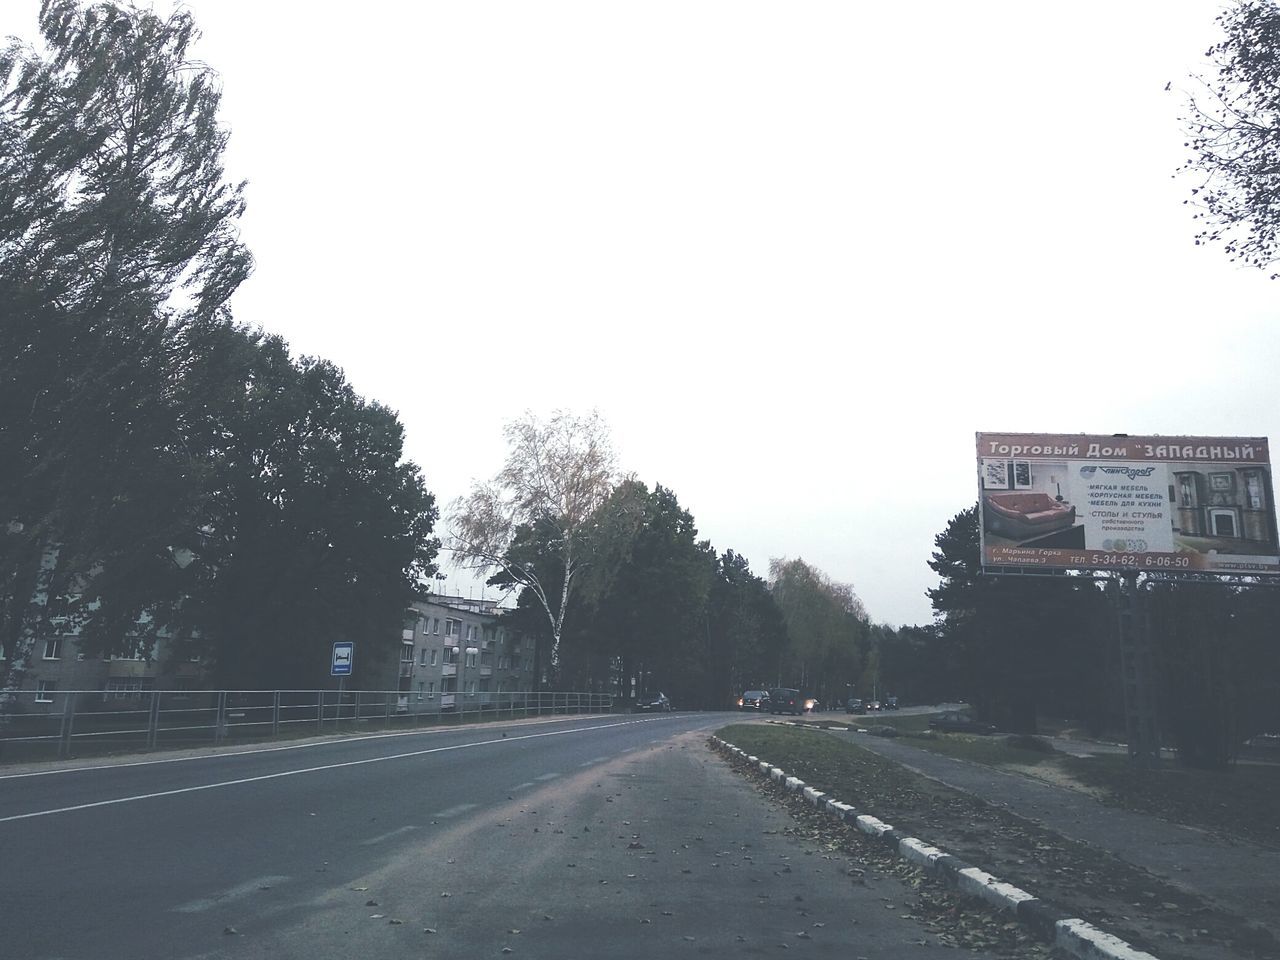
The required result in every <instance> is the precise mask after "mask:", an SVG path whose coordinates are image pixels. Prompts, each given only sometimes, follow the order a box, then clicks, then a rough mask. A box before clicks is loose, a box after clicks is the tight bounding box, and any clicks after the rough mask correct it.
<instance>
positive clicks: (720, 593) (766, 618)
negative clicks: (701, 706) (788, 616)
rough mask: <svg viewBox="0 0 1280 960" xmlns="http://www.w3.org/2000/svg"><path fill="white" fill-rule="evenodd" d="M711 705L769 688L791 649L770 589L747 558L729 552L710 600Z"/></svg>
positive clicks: (718, 570) (722, 560) (717, 571)
mask: <svg viewBox="0 0 1280 960" xmlns="http://www.w3.org/2000/svg"><path fill="white" fill-rule="evenodd" d="M707 621H708V624H709V633H710V639H709V642H710V650H709V651H708V661H707V663H708V667H707V674H708V680H709V684H708V691H707V693H708V697H709V703H710V704H713V705H716V706H721V705H723V704H725V703H730V702H732V700H733V698H734V697H735V696H737V695H738V694H740V693H741V692H742V691H743V690H748V689H752V688H760V687H768V686H770V685H771V681H772V680H773V679H774V678H775V677H776V675H777V669H778V660H779V657H780V656H781V655H782V653H783V651H784V650H785V649H786V646H787V626H786V622H785V621H784V619H783V617H782V611H781V610H779V609H778V605H777V604H776V603H775V602H774V599H773V594H772V593H770V591H769V585H768V583H766V582H765V581H764V580H763V579H762V578H760V577H757V576H756V575H755V574H753V573H752V572H751V568H750V565H749V564H748V562H747V558H746V557H744V556H742V555H741V554H739V553H735V552H734V551H733V550H726V551H725V552H724V553H723V554H721V556H720V558H719V560H718V561H717V563H716V568H715V576H714V577H713V578H712V581H711V592H710V596H709V597H708V598H707Z"/></svg>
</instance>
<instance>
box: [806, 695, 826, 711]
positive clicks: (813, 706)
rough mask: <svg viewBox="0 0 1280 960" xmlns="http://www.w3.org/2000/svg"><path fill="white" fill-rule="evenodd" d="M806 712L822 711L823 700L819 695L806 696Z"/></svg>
mask: <svg viewBox="0 0 1280 960" xmlns="http://www.w3.org/2000/svg"><path fill="white" fill-rule="evenodd" d="M804 712H805V713H821V712H822V701H821V700H819V699H818V698H817V697H805V698H804Z"/></svg>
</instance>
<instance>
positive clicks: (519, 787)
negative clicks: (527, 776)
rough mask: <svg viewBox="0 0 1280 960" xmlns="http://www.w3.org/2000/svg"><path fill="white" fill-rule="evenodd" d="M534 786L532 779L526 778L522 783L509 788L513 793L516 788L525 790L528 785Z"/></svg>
mask: <svg viewBox="0 0 1280 960" xmlns="http://www.w3.org/2000/svg"><path fill="white" fill-rule="evenodd" d="M536 786H537V784H536V783H534V782H533V781H532V780H526V781H525V782H524V783H517V784H516V785H515V786H514V787H512V788H511V792H512V793H515V792H516V791H517V790H526V789H528V788H529V787H536Z"/></svg>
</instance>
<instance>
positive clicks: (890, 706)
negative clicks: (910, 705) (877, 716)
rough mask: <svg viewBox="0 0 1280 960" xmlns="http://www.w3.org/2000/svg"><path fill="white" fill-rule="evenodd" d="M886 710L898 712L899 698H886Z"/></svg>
mask: <svg viewBox="0 0 1280 960" xmlns="http://www.w3.org/2000/svg"><path fill="white" fill-rule="evenodd" d="M884 708H885V709H886V710H897V709H898V698H897V697H885V698H884Z"/></svg>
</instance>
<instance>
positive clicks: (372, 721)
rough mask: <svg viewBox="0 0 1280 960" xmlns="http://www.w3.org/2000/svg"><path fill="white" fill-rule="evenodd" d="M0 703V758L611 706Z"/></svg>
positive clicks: (494, 695)
mask: <svg viewBox="0 0 1280 960" xmlns="http://www.w3.org/2000/svg"><path fill="white" fill-rule="evenodd" d="M5 698H6V699H5V702H2V703H0V763H14V762H19V761H27V760H50V759H61V758H65V757H77V756H87V755H91V754H105V753H124V752H135V751H145V750H157V749H168V748H177V747H199V746H219V745H222V744H231V743H249V742H255V741H268V740H284V739H293V738H298V737H309V736H320V735H324V734H333V733H358V732H367V731H374V730H394V729H413V728H415V727H425V726H433V725H447V724H462V723H472V722H477V721H482V720H493V719H503V720H506V719H513V718H519V717H532V716H542V715H548V714H579V713H582V714H587V713H609V712H611V711H612V710H613V709H614V698H613V696H612V694H607V693H580V692H575V691H546V690H534V691H502V692H493V691H483V692H476V693H444V694H436V695H435V696H423V697H422V698H419V697H418V695H417V693H416V692H407V693H406V692H405V691H401V690H346V691H341V692H340V691H337V690H149V691H142V692H137V693H134V692H130V693H126V694H120V693H116V692H112V691H108V692H104V691H102V690H58V691H56V692H46V693H43V694H41V693H37V692H35V691H31V690H23V691H14V692H10V693H8V694H6V695H5Z"/></svg>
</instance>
